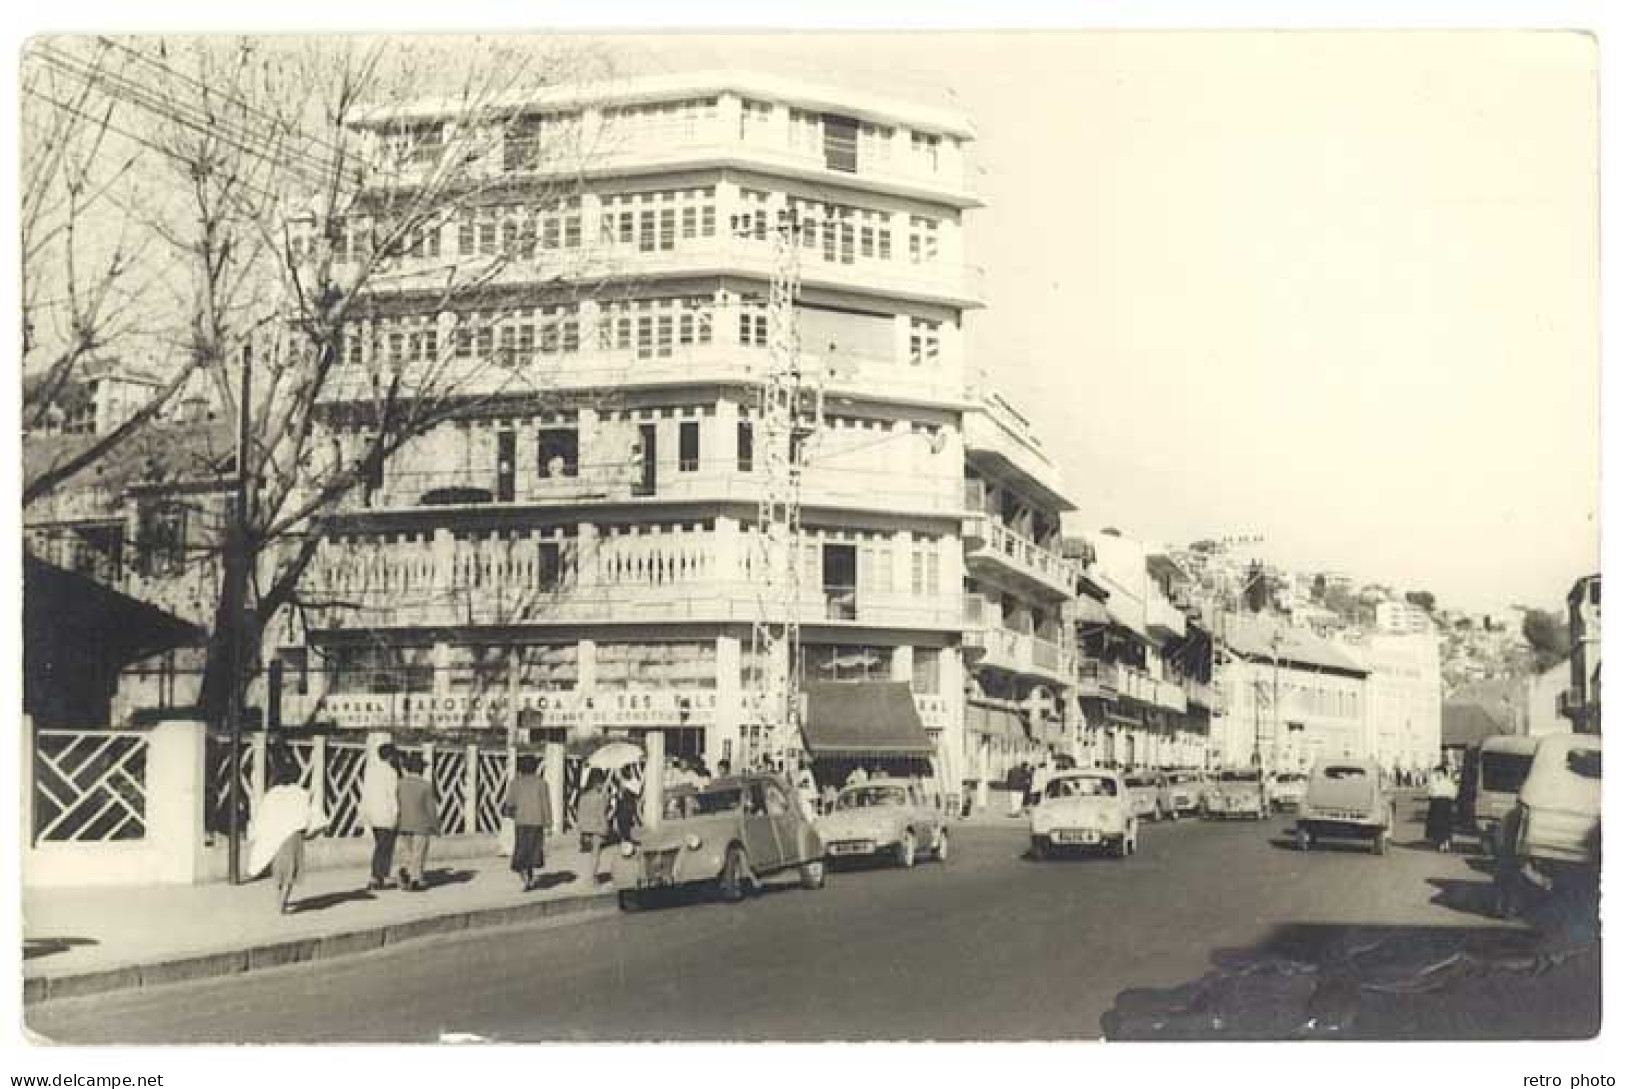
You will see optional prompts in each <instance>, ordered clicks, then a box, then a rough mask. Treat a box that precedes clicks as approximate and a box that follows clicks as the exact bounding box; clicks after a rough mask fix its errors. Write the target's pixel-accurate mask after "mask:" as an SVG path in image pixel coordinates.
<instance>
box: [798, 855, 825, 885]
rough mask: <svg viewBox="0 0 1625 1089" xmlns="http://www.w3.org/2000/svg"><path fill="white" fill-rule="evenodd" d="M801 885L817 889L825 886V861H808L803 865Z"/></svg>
mask: <svg viewBox="0 0 1625 1089" xmlns="http://www.w3.org/2000/svg"><path fill="white" fill-rule="evenodd" d="M801 887H802V888H804V889H808V890H817V889H821V888H823V887H824V864H823V862H821V861H814V862H808V863H806V864H805V865H803V866H802V867H801Z"/></svg>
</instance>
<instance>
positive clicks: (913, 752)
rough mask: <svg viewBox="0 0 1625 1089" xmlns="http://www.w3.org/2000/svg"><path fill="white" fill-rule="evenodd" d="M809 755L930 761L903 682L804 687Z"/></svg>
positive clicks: (929, 750)
mask: <svg viewBox="0 0 1625 1089" xmlns="http://www.w3.org/2000/svg"><path fill="white" fill-rule="evenodd" d="M801 732H802V735H803V739H804V740H805V741H806V743H807V751H808V752H810V753H812V754H813V755H814V756H828V757H839V756H848V757H867V756H931V755H933V754H934V753H935V752H936V748H935V746H933V745H932V744H931V739H930V738H928V737H926V735H925V727H924V726H923V725H922V724H921V723H920V713H919V711H917V710H916V709H915V707H914V695H913V693H912V692H910V691H909V686H908V684H907V682H904V681H853V682H850V683H841V682H838V681H826V682H819V683H814V684H809V685H808V686H807V721H806V722H805V723H803V724H802V729H801Z"/></svg>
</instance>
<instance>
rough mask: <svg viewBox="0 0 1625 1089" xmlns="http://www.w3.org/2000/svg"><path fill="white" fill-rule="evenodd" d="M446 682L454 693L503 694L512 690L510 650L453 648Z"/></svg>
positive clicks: (486, 647)
mask: <svg viewBox="0 0 1625 1089" xmlns="http://www.w3.org/2000/svg"><path fill="white" fill-rule="evenodd" d="M450 650H451V662H450V668H449V669H448V670H447V675H446V683H447V685H449V686H450V687H451V688H452V689H453V690H454V691H459V690H471V691H474V692H491V691H501V690H503V689H505V688H507V687H508V648H507V647H499V646H489V645H482V644H476V645H472V646H453V647H451V648H450Z"/></svg>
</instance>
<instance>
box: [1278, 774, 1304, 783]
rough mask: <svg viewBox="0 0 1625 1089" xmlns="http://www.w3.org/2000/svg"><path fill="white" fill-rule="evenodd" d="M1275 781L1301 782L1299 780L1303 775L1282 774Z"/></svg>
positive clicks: (1301, 780) (1301, 779)
mask: <svg viewBox="0 0 1625 1089" xmlns="http://www.w3.org/2000/svg"><path fill="white" fill-rule="evenodd" d="M1276 782H1278V783H1301V782H1303V776H1301V775H1283V776H1281V777H1280V778H1279V779H1277V780H1276Z"/></svg>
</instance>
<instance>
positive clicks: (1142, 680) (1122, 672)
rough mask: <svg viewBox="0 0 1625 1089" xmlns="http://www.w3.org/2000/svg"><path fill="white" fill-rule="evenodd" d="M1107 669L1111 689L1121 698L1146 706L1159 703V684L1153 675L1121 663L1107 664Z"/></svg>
mask: <svg viewBox="0 0 1625 1089" xmlns="http://www.w3.org/2000/svg"><path fill="white" fill-rule="evenodd" d="M1106 669H1107V671H1108V672H1107V676H1108V677H1109V678H1110V686H1111V689H1112V691H1113V692H1115V693H1116V694H1117V695H1118V697H1119V698H1121V699H1130V700H1135V701H1137V702H1139V703H1146V704H1155V703H1156V702H1157V687H1158V683H1159V682H1158V681H1157V679H1156V678H1155V677H1153V676H1151V674H1149V673H1146V672H1145V671H1144V670H1139V669H1135V668H1133V667H1131V666H1126V665H1123V664H1122V663H1121V662H1111V663H1107V665H1106Z"/></svg>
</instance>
